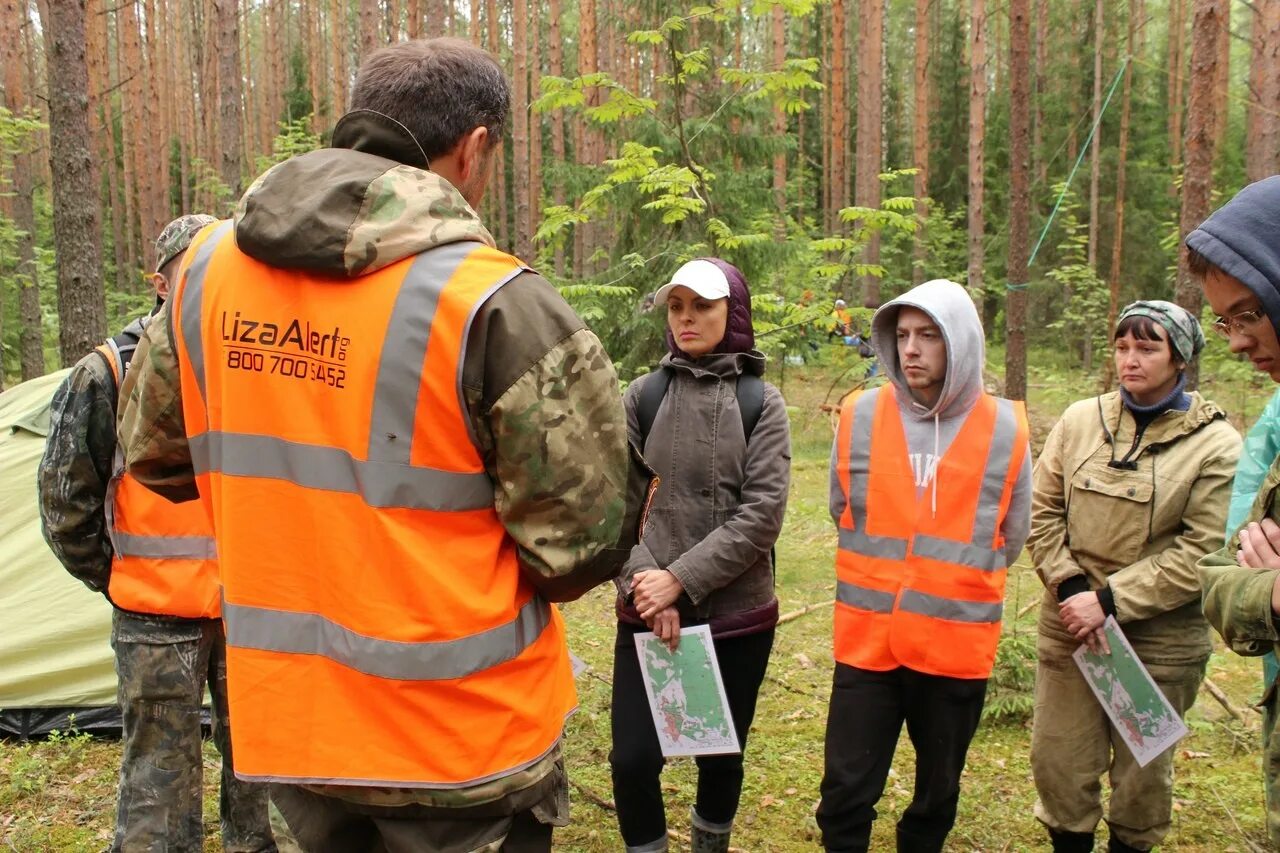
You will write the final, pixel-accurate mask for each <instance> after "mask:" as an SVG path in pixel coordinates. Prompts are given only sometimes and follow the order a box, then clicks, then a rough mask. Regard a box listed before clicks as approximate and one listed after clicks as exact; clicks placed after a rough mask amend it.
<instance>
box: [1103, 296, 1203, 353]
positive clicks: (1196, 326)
mask: <svg viewBox="0 0 1280 853" xmlns="http://www.w3.org/2000/svg"><path fill="white" fill-rule="evenodd" d="M1129 317H1149V318H1150V319H1152V320H1154V321H1155V322H1156V323H1159V324H1160V327H1161V328H1162V329H1164V330H1165V332H1166V333H1167V334H1168V335H1169V344H1170V346H1172V347H1173V351H1174V352H1175V353H1177V355H1178V358H1180V359H1182V360H1183V361H1184V362H1186V363H1187V364H1190V363H1191V362H1192V361H1193V360H1194V359H1195V357H1196V356H1197V355H1199V354H1200V350H1202V349H1204V330H1202V329H1201V328H1200V321H1198V320H1197V319H1196V318H1195V316H1193V315H1192V313H1191V312H1190V311H1188V310H1187V309H1185V308H1183V307H1182V306H1181V305H1175V304H1173V303H1172V302H1165V301H1164V300H1163V299H1144V300H1142V301H1140V302H1132V303H1130V304H1128V305H1126V306H1125V307H1124V310H1123V311H1121V312H1120V318H1119V319H1118V320H1117V321H1116V323H1117V324H1119V323H1121V322H1123V321H1124V320H1126V319H1128V318H1129Z"/></svg>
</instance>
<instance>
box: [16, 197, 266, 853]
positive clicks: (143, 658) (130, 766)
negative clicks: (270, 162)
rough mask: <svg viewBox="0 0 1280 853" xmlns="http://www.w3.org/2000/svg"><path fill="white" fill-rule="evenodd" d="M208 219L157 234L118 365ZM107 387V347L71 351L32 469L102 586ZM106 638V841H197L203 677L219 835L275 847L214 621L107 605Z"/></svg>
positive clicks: (45, 502) (53, 525) (82, 563)
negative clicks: (233, 725)
mask: <svg viewBox="0 0 1280 853" xmlns="http://www.w3.org/2000/svg"><path fill="white" fill-rule="evenodd" d="M214 221H215V220H214V219H213V217H211V216H204V215H199V214H191V215H187V216H183V217H180V218H178V219H175V220H174V221H173V222H171V223H169V225H168V226H166V227H165V229H164V230H163V231H162V232H161V233H160V236H159V238H158V239H157V240H156V272H155V273H153V274H152V275H151V277H150V278H151V283H152V285H153V286H154V287H155V291H156V307H155V308H154V309H153V311H152V313H151V314H149V315H147V316H145V317H141V318H138V319H137V320H134V321H133V322H132V323H130V324H129V325H128V326H126V327H125V329H124V331H123V332H121V334H120V335H118V336H116V337H115V338H113V339H112V344H113V345H114V348H115V350H116V351H117V352H119V353H120V360H121V362H122V363H123V366H124V367H125V368H126V370H127V368H128V365H129V363H130V356H132V354H133V352H134V348H135V347H136V345H137V343H138V340H139V338H140V337H141V336H142V335H143V334H145V330H146V328H147V327H148V325H149V324H150V321H151V319H152V318H153V315H154V313H155V311H157V310H159V309H160V307H161V306H162V305H163V304H164V300H165V297H166V295H167V294H168V292H169V285H170V282H172V281H173V280H174V276H175V275H176V273H177V270H178V267H179V265H180V264H181V262H182V258H183V255H184V254H185V252H186V249H187V246H188V245H189V244H190V243H191V238H192V237H193V236H194V235H195V234H196V233H197V232H198V231H199V230H200V229H201V228H203V227H204V226H206V225H208V224H209V223H211V222H214ZM117 396H118V389H117V387H116V379H115V372H114V369H113V368H112V366H111V365H110V364H109V363H108V361H107V357H106V356H104V355H103V353H101V352H99V351H95V352H91V353H89V354H88V355H87V356H85V357H84V358H82V359H81V360H80V361H79V362H78V363H77V364H76V366H75V368H74V369H72V371H71V373H70V374H69V375H68V376H67V378H66V380H65V381H64V382H63V384H62V385H61V386H60V387H59V388H58V390H57V392H56V393H55V395H54V398H53V406H52V412H51V417H50V426H49V439H48V443H47V445H46V448H45V454H44V458H43V459H42V460H41V463H40V468H39V471H38V478H39V494H40V518H41V522H42V530H43V532H44V536H45V539H46V540H47V541H48V543H49V547H50V548H52V549H53V552H54V554H55V555H57V557H58V559H59V560H60V561H61V562H62V564H63V566H65V567H66V569H67V571H68V572H70V573H71V574H72V575H73V576H74V577H76V578H77V579H79V580H80V581H82V582H83V583H84V584H85V585H86V586H88V587H89V588H90V589H93V590H95V591H97V592H101V593H103V594H104V596H106V595H107V593H108V584H109V581H110V577H111V566H112V553H113V552H112V545H111V537H110V531H109V529H108V523H107V512H106V500H107V492H108V484H109V482H110V480H111V478H112V476H113V474H114V473H115V472H116V467H115V465H116V462H115V459H116V447H117V445H116V429H115V426H116V404H117ZM108 600H109V599H108ZM111 645H112V648H113V649H114V650H115V653H116V673H117V675H118V677H119V702H120V709H121V713H122V717H123V725H124V732H123V740H124V755H123V760H122V763H121V767H120V790H119V798H118V803H117V807H116V828H115V836H114V839H113V841H112V845H111V849H112V850H142V849H146V850H151V849H164V850H183V851H193V850H200V849H202V846H203V837H204V827H203V822H202V792H201V776H202V770H203V759H202V757H201V732H200V716H201V706H202V705H203V702H204V692H205V684H206V681H207V683H208V686H209V689H210V693H211V694H212V696H213V701H214V713H213V733H214V741H215V743H216V744H217V747H218V750H219V751H220V752H221V753H222V755H223V759H224V760H223V764H222V799H221V804H220V805H221V821H222V838H223V844H224V846H225V848H226V849H227V850H228V851H274V850H275V849H276V845H275V842H274V841H273V840H272V833H271V828H270V824H269V821H268V817H267V789H266V787H265V786H263V785H255V784H250V783H245V782H241V781H239V780H238V779H236V778H235V776H234V775H233V773H232V771H231V751H230V750H231V745H230V738H229V732H228V729H227V691H226V649H225V641H224V639H223V634H222V623H221V622H220V621H219V620H217V619H178V618H168V617H164V616H159V615H152V614H147V613H135V612H129V611H125V610H121V609H119V608H116V609H115V610H114V612H113V614H112V631H111Z"/></svg>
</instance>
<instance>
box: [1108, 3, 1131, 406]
mask: <svg viewBox="0 0 1280 853" xmlns="http://www.w3.org/2000/svg"><path fill="white" fill-rule="evenodd" d="M1138 14H1139V10H1138V0H1129V32H1128V36H1127V37H1126V39H1125V43H1126V45H1127V52H1128V54H1129V55H1130V56H1133V55H1134V47H1135V44H1134V43H1135V40H1136V33H1137V28H1138ZM1121 86H1122V89H1121V93H1120V150H1119V151H1118V152H1117V153H1116V157H1117V158H1118V160H1117V163H1116V228H1115V235H1114V237H1113V238H1112V242H1111V274H1110V276H1108V281H1109V284H1110V287H1109V291H1110V294H1109V301H1108V303H1107V334H1110V333H1111V330H1112V329H1114V328H1115V327H1116V314H1117V312H1118V311H1119V305H1120V264H1121V261H1122V260H1123V259H1124V192H1125V166H1126V164H1127V163H1128V159H1129V114H1130V107H1131V103H1132V97H1131V96H1132V92H1133V63H1132V62H1130V63H1129V64H1128V65H1126V66H1125V68H1124V82H1123V83H1122V84H1121ZM1106 363H1107V367H1106V382H1105V384H1106V387H1107V388H1110V387H1111V382H1112V380H1113V379H1114V378H1115V369H1116V362H1115V359H1113V358H1108V359H1106Z"/></svg>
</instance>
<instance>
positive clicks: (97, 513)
mask: <svg viewBox="0 0 1280 853" xmlns="http://www.w3.org/2000/svg"><path fill="white" fill-rule="evenodd" d="M115 451H116V432H115V380H114V379H113V378H112V376H111V374H110V369H109V368H108V367H107V364H106V362H105V361H104V360H103V359H102V357H101V356H99V355H98V354H97V353H96V352H94V353H89V355H87V356H85V357H84V358H83V359H81V360H80V362H79V363H78V364H77V365H76V366H75V368H74V369H72V371H71V373H70V374H68V375H67V378H66V379H65V380H64V381H63V383H62V385H60V386H59V387H58V390H57V392H56V393H55V394H54V396H53V404H52V408H51V410H50V413H49V438H48V441H47V442H46V443H45V450H44V458H42V459H41V460H40V467H39V469H38V470H37V474H36V477H37V488H38V490H39V496H40V529H41V531H42V532H43V533H44V538H45V541H46V542H48V543H49V547H50V548H51V549H52V550H53V553H54V555H55V556H57V558H58V560H59V561H60V562H61V563H62V565H63V566H64V567H65V568H66V570H67V571H68V572H70V573H71V575H72V576H73V577H75V578H77V579H79V580H80V581H81V582H82V583H84V585H85V586H87V587H89V588H90V589H93V590H96V591H98V592H102V591H103V590H105V589H106V588H107V582H108V580H109V579H110V575H111V542H110V539H109V537H108V532H107V524H106V518H105V515H104V513H103V505H104V502H105V499H106V494H107V483H108V481H109V480H110V479H111V469H112V464H113V460H114V457H115Z"/></svg>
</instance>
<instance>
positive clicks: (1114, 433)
mask: <svg viewBox="0 0 1280 853" xmlns="http://www.w3.org/2000/svg"><path fill="white" fill-rule="evenodd" d="M1111 339H1112V346H1113V356H1114V359H1115V367H1116V375H1117V376H1118V377H1119V380H1120V389H1119V390H1118V391H1112V392H1110V393H1108V394H1103V395H1101V396H1099V397H1090V398H1089V399H1086V400H1081V401H1079V402H1077V403H1075V404H1073V405H1072V406H1070V407H1069V408H1068V409H1067V411H1066V412H1065V413H1064V414H1063V416H1062V419H1061V420H1060V421H1058V423H1057V424H1056V425H1055V426H1054V428H1053V430H1052V431H1051V432H1050V433H1049V438H1048V440H1047V441H1046V442H1045V446H1044V449H1043V450H1042V451H1041V453H1040V456H1039V458H1038V460H1037V461H1036V467H1035V475H1034V478H1033V482H1034V493H1033V498H1032V514H1031V536H1030V538H1029V539H1028V540H1027V546H1028V548H1029V549H1030V551H1031V556H1032V559H1033V560H1034V561H1035V566H1036V571H1037V573H1038V574H1039V575H1040V579H1041V580H1042V581H1043V582H1044V584H1045V587H1046V589H1045V596H1044V604H1043V606H1042V607H1041V609H1040V624H1039V639H1038V642H1037V649H1038V654H1039V667H1038V668H1037V671H1036V702H1035V724H1034V728H1033V731H1032V737H1031V770H1032V774H1033V775H1034V778H1035V783H1036V791H1037V793H1038V794H1039V801H1038V802H1037V803H1036V806H1035V816H1036V817H1037V818H1038V819H1039V820H1040V821H1041V822H1042V823H1043V824H1044V825H1045V826H1046V827H1047V828H1048V830H1049V836H1050V838H1051V840H1052V843H1053V849H1054V850H1057V851H1062V853H1087V851H1090V850H1092V849H1093V846H1094V832H1095V830H1096V828H1097V825H1098V823H1099V821H1100V820H1102V818H1103V804H1102V797H1101V785H1100V784H1099V778H1100V777H1101V776H1103V775H1104V774H1105V775H1107V777H1108V779H1109V781H1110V783H1111V795H1110V802H1109V803H1108V806H1107V810H1106V820H1107V824H1108V826H1109V827H1110V839H1109V842H1108V845H1109V846H1108V850H1110V851H1111V853H1129V851H1135V850H1150V849H1151V848H1152V847H1154V846H1155V845H1157V844H1159V843H1160V842H1161V841H1162V840H1163V839H1164V837H1165V835H1166V834H1167V833H1168V832H1169V829H1170V826H1171V824H1170V820H1171V817H1172V814H1173V763H1174V762H1173V759H1174V752H1175V750H1172V749H1169V750H1166V751H1165V752H1164V753H1163V754H1162V755H1160V756H1158V757H1157V758H1155V759H1153V760H1152V761H1151V762H1150V763H1149V764H1147V765H1146V766H1145V767H1140V766H1139V765H1138V762H1137V760H1136V759H1135V758H1134V755H1133V753H1132V752H1131V751H1130V749H1129V747H1128V746H1126V745H1125V742H1124V741H1123V739H1122V738H1121V736H1120V734H1119V733H1118V732H1117V730H1116V728H1115V727H1114V726H1113V725H1112V724H1111V721H1110V719H1109V718H1108V717H1107V713H1106V710H1105V709H1104V708H1103V707H1102V705H1101V704H1100V703H1099V702H1098V701H1097V700H1096V699H1095V698H1094V695H1093V692H1092V690H1091V689H1090V687H1089V685H1088V683H1087V682H1086V681H1085V680H1084V677H1083V676H1082V675H1081V674H1080V670H1079V669H1078V668H1077V667H1076V664H1075V661H1074V660H1073V659H1072V653H1073V652H1075V650H1076V649H1077V648H1079V646H1080V644H1081V643H1087V644H1088V645H1089V647H1090V648H1092V649H1094V650H1095V651H1098V652H1100V653H1106V652H1107V650H1108V646H1107V642H1106V639H1105V636H1104V634H1103V630H1102V627H1103V622H1104V621H1105V620H1106V618H1107V617H1108V616H1114V617H1115V618H1116V621H1117V622H1118V623H1119V624H1120V628H1121V630H1122V631H1123V632H1124V635H1125V637H1126V638H1128V640H1129V642H1130V643H1131V644H1132V646H1133V649H1134V651H1135V652H1136V653H1137V655H1138V657H1139V658H1140V659H1141V660H1142V661H1143V663H1144V664H1146V667H1147V669H1148V671H1149V672H1150V673H1151V676H1152V678H1154V679H1155V682H1156V684H1157V685H1159V687H1160V689H1161V691H1163V692H1164V694H1165V696H1166V697H1167V698H1168V699H1169V702H1170V703H1171V704H1172V705H1173V708H1174V710H1175V711H1177V712H1178V714H1179V715H1181V716H1184V717H1185V716H1186V713H1187V711H1188V710H1190V708H1191V706H1192V704H1194V702H1195V699H1196V694H1197V692H1198V691H1199V689H1200V683H1201V682H1202V681H1203V680H1204V672H1205V664H1206V663H1207V662H1208V660H1209V654H1210V652H1211V651H1212V650H1213V646H1212V644H1211V643H1210V638H1209V626H1208V623H1207V622H1206V621H1205V618H1204V614H1203V612H1202V611H1201V607H1200V583H1199V580H1198V579H1197V577H1196V561H1197V560H1199V559H1200V558H1201V557H1203V556H1204V555H1205V554H1207V553H1210V552H1211V551H1215V550H1217V549H1218V548H1220V547H1222V535H1223V534H1222V528H1223V522H1224V520H1225V519H1226V515H1227V503H1228V501H1229V500H1230V497H1231V480H1232V476H1233V475H1234V472H1235V467H1236V457H1237V456H1238V455H1239V453H1240V435H1239V433H1237V432H1236V430H1235V428H1234V427H1232V426H1231V424H1230V423H1229V422H1228V421H1227V416H1226V412H1224V411H1223V410H1222V409H1221V408H1220V407H1218V406H1217V405H1215V404H1214V403H1212V402H1211V401H1209V400H1207V399H1205V398H1204V397H1203V396H1201V395H1200V393H1199V392H1197V391H1187V390H1186V385H1187V379H1186V372H1185V371H1186V368H1187V366H1188V365H1191V364H1193V363H1194V362H1195V360H1196V358H1197V357H1198V356H1199V354H1200V351H1201V349H1203V347H1204V333H1203V332H1202V331H1201V330H1200V323H1199V321H1197V319H1196V318H1195V317H1194V316H1192V315H1191V314H1190V313H1189V312H1188V311H1186V310H1184V309H1183V308H1181V307H1179V306H1177V305H1175V304H1173V303H1171V302H1164V301H1160V300H1150V301H1144V302H1135V303H1133V304H1132V305H1129V306H1128V307H1126V308H1125V309H1124V310H1123V311H1122V312H1121V313H1120V317H1119V321H1118V322H1117V324H1116V327H1115V330H1114V331H1113V332H1112V335H1111Z"/></svg>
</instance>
